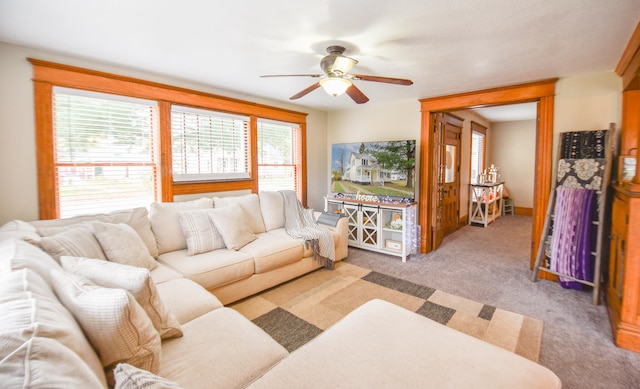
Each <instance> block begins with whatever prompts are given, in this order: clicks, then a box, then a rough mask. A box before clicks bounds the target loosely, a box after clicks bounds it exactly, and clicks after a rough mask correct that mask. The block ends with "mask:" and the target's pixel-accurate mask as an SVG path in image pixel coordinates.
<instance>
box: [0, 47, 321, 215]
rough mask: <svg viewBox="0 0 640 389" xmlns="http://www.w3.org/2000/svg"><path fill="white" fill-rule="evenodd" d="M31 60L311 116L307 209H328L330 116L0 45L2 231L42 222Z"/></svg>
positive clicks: (0, 202)
mask: <svg viewBox="0 0 640 389" xmlns="http://www.w3.org/2000/svg"><path fill="white" fill-rule="evenodd" d="M28 57H30V58H36V59H41V60H46V61H52V62H58V63H62V64H67V65H73V66H79V67H84V68H88V69H94V70H99V71H105V72H110V73H115V74H119V75H124V76H130V77H136V78H140V79H144V80H148V81H155V82H160V83H164V84H169V85H174V86H179V87H184V88H190V89H195V90H199V91H203V92H208V93H214V94H218V95H223V96H228V97H234V98H239V99H243V100H247V101H253V102H257V103H261V104H267V105H271V106H274V107H280V108H285V109H290V110H295V111H298V112H305V113H308V116H307V169H308V170H307V201H308V206H310V207H312V208H315V209H321V208H322V207H323V206H324V200H323V196H324V195H325V194H326V193H327V191H328V190H329V186H328V183H327V181H326V179H325V177H328V176H329V170H328V157H327V154H326V152H325V151H326V150H325V149H324V147H318V145H325V144H326V143H327V140H326V139H327V113H326V112H323V111H316V110H311V109H308V108H304V107H300V106H297V105H293V104H285V103H282V102H275V101H271V100H267V99H263V98H259V97H255V96H247V95H243V94H240V93H237V92H229V91H224V90H219V89H215V88H212V87H210V86H206V85H199V84H194V83H191V82H186V81H184V80H179V79H173V78H167V77H164V76H161V75H158V74H152V73H144V72H140V71H136V70H133V69H125V68H120V67H114V66H110V65H108V64H103V63H95V62H91V61H87V60H84V59H79V58H73V57H68V56H64V55H59V54H55V53H50V52H45V51H41V50H37V49H33V48H27V47H22V46H16V45H11V44H8V43H4V42H0V85H1V86H2V87H1V88H0V183H2V184H1V185H2V186H1V189H0V225H2V224H4V223H5V222H6V221H8V220H12V219H23V220H35V219H37V218H38V185H37V173H36V148H35V127H34V106H33V83H32V81H31V78H32V66H31V64H30V63H29V62H28V61H27V60H26V58H28Z"/></svg>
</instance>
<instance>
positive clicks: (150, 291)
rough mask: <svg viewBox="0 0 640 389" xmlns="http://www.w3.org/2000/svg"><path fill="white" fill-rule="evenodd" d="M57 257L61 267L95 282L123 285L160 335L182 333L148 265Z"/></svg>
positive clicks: (121, 286)
mask: <svg viewBox="0 0 640 389" xmlns="http://www.w3.org/2000/svg"><path fill="white" fill-rule="evenodd" d="M60 261H61V262H62V268H63V269H64V270H67V271H69V272H71V273H74V274H78V275H80V276H83V277H86V278H87V279H88V280H89V281H91V282H94V283H96V284H97V285H100V286H104V287H106V288H122V289H124V290H126V291H127V292H129V293H131V294H132V295H133V297H135V299H136V301H137V302H138V304H140V306H141V307H142V308H143V309H144V311H145V312H146V314H147V316H148V317H149V319H151V322H152V323H153V327H154V328H155V329H156V330H157V331H158V333H159V334H160V337H161V338H163V339H166V338H176V337H180V336H182V330H181V328H180V323H179V322H178V319H177V318H176V317H175V315H174V314H173V313H172V312H171V311H170V310H169V308H167V306H166V305H165V304H164V303H163V302H162V300H161V299H160V296H159V295H158V291H157V290H156V284H155V283H154V282H153V279H152V278H151V273H150V272H149V270H148V269H145V268H141V267H135V266H128V265H123V264H120V263H116V262H109V261H101V260H99V259H91V258H79V257H67V256H63V257H62V258H60Z"/></svg>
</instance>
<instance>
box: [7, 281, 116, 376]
mask: <svg viewBox="0 0 640 389" xmlns="http://www.w3.org/2000/svg"><path fill="white" fill-rule="evenodd" d="M0 317H1V318H2V320H0V361H2V362H0V382H2V386H3V387H13V386H12V385H10V384H8V382H18V381H19V380H21V379H22V380H24V383H25V384H26V385H25V386H24V387H31V385H32V384H33V383H32V380H36V382H37V381H38V380H39V379H38V376H39V375H40V374H42V372H45V371H46V372H49V373H54V371H52V370H49V369H46V367H45V366H42V365H43V362H44V361H43V360H42V359H39V356H40V357H41V356H43V355H49V358H55V360H56V363H55V364H53V365H54V366H56V365H58V364H60V369H61V370H65V371H69V369H71V367H70V366H69V365H68V364H66V363H67V362H68V363H73V364H74V365H75V368H74V370H75V369H77V371H78V375H79V376H80V377H82V381H86V382H87V383H93V384H94V385H93V386H95V384H98V385H102V386H104V385H105V383H106V381H105V376H104V372H103V370H102V364H101V363H100V360H99V359H98V356H97V355H96V353H95V351H94V350H93V349H92V348H91V345H90V344H89V342H88V341H87V339H86V338H85V336H84V334H83V332H82V329H81V328H80V326H79V325H78V323H77V322H76V321H75V319H74V318H73V316H72V315H71V313H70V312H69V311H68V310H67V309H66V308H65V307H64V306H63V305H62V303H60V301H59V300H58V299H57V298H56V295H55V294H54V292H53V290H52V289H51V287H50V286H49V284H48V283H47V282H46V281H45V280H44V279H43V278H42V277H40V275H38V274H37V273H35V272H33V271H32V270H31V269H21V270H16V271H14V272H11V273H5V274H2V275H0ZM36 346H37V348H36ZM64 350H67V351H66V352H65V351H64ZM57 352H60V354H61V356H60V358H61V359H60V360H59V359H58V357H57V356H56V355H55V353H57ZM50 353H54V354H53V356H52V355H51V354H50ZM72 354H73V355H72ZM19 358H22V360H19ZM49 364H50V365H51V364H52V363H51V361H49ZM43 368H44V369H45V370H42V369H43ZM9 377H11V379H9V381H7V379H8V378H9ZM40 379H41V378H40ZM57 379H63V377H58V376H57V375H56V374H53V375H52V377H51V380H52V381H51V382H55V380H57ZM45 380H46V377H45ZM45 382H46V381H45ZM43 383H44V382H41V384H43ZM18 387H23V386H22V385H19V386H18ZM41 387H43V386H42V385H41Z"/></svg>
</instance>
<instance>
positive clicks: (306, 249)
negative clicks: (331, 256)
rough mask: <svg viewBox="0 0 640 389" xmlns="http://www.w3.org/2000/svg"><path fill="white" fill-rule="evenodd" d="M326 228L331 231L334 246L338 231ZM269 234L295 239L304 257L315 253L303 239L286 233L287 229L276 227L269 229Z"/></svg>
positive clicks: (336, 242) (337, 239)
mask: <svg viewBox="0 0 640 389" xmlns="http://www.w3.org/2000/svg"><path fill="white" fill-rule="evenodd" d="M323 228H324V227H323ZM327 230H328V231H329V232H330V233H331V237H332V238H333V244H334V247H335V245H337V244H338V242H339V241H340V235H339V234H338V231H337V230H336V229H332V228H327ZM269 234H272V235H274V236H275V235H278V236H287V237H289V238H291V239H294V240H296V241H297V242H299V243H300V244H301V245H302V249H303V250H304V251H303V254H302V256H303V257H305V258H306V257H313V256H314V255H315V253H314V252H313V247H311V245H305V244H304V239H301V238H293V237H291V236H290V235H289V234H287V230H285V229H284V228H278V229H275V230H271V231H269Z"/></svg>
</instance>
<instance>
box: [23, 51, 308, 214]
mask: <svg viewBox="0 0 640 389" xmlns="http://www.w3.org/2000/svg"><path fill="white" fill-rule="evenodd" d="M28 61H29V62H30V63H31V64H32V66H33V85H34V106H35V131H36V149H37V153H36V156H37V157H36V158H37V171H38V201H39V205H40V210H39V214H40V218H41V219H53V218H57V217H59V214H58V195H57V191H56V187H57V183H56V181H55V180H56V178H55V174H53V172H54V150H53V99H52V96H53V87H54V86H60V87H66V88H73V89H81V90H88V91H94V92H103V93H111V94H116V95H124V96H130V97H138V98H143V99H149V100H155V101H157V102H158V110H159V115H160V130H159V132H160V139H159V142H158V143H159V146H158V147H159V150H158V152H159V153H160V172H159V173H160V174H159V182H158V183H157V186H158V189H159V190H160V192H161V200H162V201H173V197H174V196H175V195H182V194H193V193H206V192H220V191H234V190H250V191H251V192H253V193H256V192H257V190H258V177H257V175H256V173H257V171H258V161H257V158H256V157H255V156H256V155H257V118H258V117H260V118H264V119H272V120H278V121H283V122H291V123H297V124H299V125H300V129H301V140H300V141H301V151H302V153H301V154H302V155H301V157H302V158H301V168H302V169H301V170H302V171H301V173H300V181H301V188H302V189H301V191H300V193H299V194H298V195H299V196H300V200H301V201H302V203H303V204H304V205H306V198H307V193H306V188H307V185H306V117H307V114H306V113H303V112H297V111H292V110H288V109H283V108H278V107H272V106H268V105H264V104H258V103H254V102H250V101H245V100H240V99H234V98H230V97H225V96H219V95H214V94H211V93H206V92H201V91H197V90H192V89H186V88H181V87H176V86H171V85H166V84H161V83H157V82H152V81H146V80H141V79H137V78H133V77H127V76H121V75H117V74H112V73H106V72H101V71H96V70H91V69H85V68H80V67H75V66H70V65H64V64H58V63H54V62H48V61H42V60H38V59H33V58H28ZM172 104H181V105H187V106H193V107H198V108H204V109H211V110H216V111H221V112H227V113H233V114H240V115H246V116H249V117H250V134H249V137H250V159H251V165H250V172H249V173H250V175H251V178H249V179H242V180H232V181H215V182H198V183H191V182H187V183H184V182H180V183H175V182H173V178H172V173H171V105H172Z"/></svg>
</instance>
